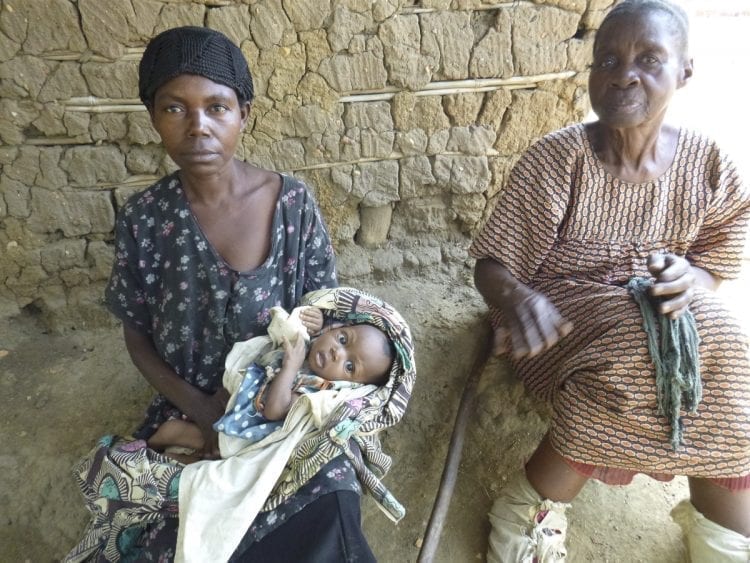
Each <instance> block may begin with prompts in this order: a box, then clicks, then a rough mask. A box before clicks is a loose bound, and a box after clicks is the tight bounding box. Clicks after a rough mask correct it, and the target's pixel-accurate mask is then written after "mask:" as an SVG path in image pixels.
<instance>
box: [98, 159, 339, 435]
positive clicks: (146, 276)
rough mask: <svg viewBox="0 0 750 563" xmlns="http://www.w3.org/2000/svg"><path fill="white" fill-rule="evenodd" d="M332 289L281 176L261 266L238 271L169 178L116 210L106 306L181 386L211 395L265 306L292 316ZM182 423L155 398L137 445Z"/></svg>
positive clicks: (304, 193) (320, 253) (323, 241)
mask: <svg viewBox="0 0 750 563" xmlns="http://www.w3.org/2000/svg"><path fill="white" fill-rule="evenodd" d="M249 219H250V218H249ZM336 285H337V282H336V270H335V257H334V253H333V247H332V246H331V242H330V239H329V237H328V233H327V231H326V228H325V225H324V223H323V221H322V219H321V218H320V213H319V211H318V208H317V205H316V204H315V201H314V200H313V198H312V196H311V195H310V193H309V192H308V190H307V188H306V187H305V185H304V184H303V183H302V182H300V181H298V180H296V179H294V178H291V177H288V176H283V186H282V190H281V194H280V196H279V199H278V201H277V203H276V210H275V212H274V218H273V225H272V238H271V251H270V253H269V255H268V258H267V259H266V261H265V262H264V263H263V264H262V265H260V266H259V267H258V268H256V269H254V270H250V271H247V272H237V271H235V270H233V269H232V268H231V267H230V266H229V265H228V264H227V263H226V262H225V261H224V260H223V259H222V257H221V256H219V254H218V253H217V252H216V250H215V249H214V248H213V246H212V245H211V243H210V242H209V241H208V239H207V238H206V236H205V235H204V234H203V232H202V231H201V228H200V226H199V225H198V222H197V220H196V219H195V216H194V215H193V213H192V211H191V210H190V205H189V203H188V201H187V198H186V196H185V193H184V191H183V189H182V185H181V183H180V181H179V178H178V176H177V174H176V173H175V174H172V175H170V176H167V177H165V178H163V179H162V180H161V181H159V182H157V183H156V184H155V185H153V186H152V187H151V188H149V189H147V190H145V191H144V192H142V193H140V194H137V195H135V196H133V197H132V198H131V199H130V200H128V202H127V203H126V204H125V206H124V208H123V209H122V211H121V213H120V215H119V217H118V221H117V226H116V248H115V263H114V266H113V269H112V275H111V277H110V280H109V284H108V286H107V289H106V293H105V300H106V304H107V307H108V308H109V310H110V311H111V312H112V313H113V314H114V315H115V316H117V317H118V318H119V319H120V320H122V321H123V322H124V323H126V324H128V325H129V326H131V327H133V328H134V329H136V330H138V331H139V332H142V333H144V334H147V335H148V336H149V337H150V338H151V340H152V342H153V344H154V346H155V347H156V351H157V352H158V354H159V356H160V357H161V358H162V359H163V360H164V361H166V362H167V363H168V364H169V365H170V366H171V367H172V369H174V371H175V372H176V373H177V374H178V375H179V376H180V377H182V378H183V379H184V380H185V381H187V382H188V383H190V384H191V385H194V386H196V387H198V388H199V389H201V390H203V391H206V392H207V393H211V392H213V391H215V390H216V389H217V388H218V387H219V386H220V385H221V377H222V374H223V373H224V358H225V357H226V355H227V353H228V352H229V350H230V349H231V348H232V345H233V344H234V343H235V342H238V341H241V340H247V339H248V338H252V337H254V336H259V335H262V334H265V332H266V327H267V326H268V323H269V322H270V320H271V319H270V309H271V307H273V306H280V307H284V308H285V309H288V310H291V309H292V308H293V307H294V306H295V305H296V304H297V302H298V301H299V298H300V297H301V296H302V295H303V294H304V293H306V292H308V291H312V290H314V289H319V288H325V287H335V286H336ZM180 414H181V413H180V412H179V411H177V409H176V408H175V407H174V406H173V405H171V404H170V403H169V402H168V401H167V400H166V399H165V398H164V397H163V396H157V397H156V398H155V399H154V401H153V402H152V403H151V406H150V407H149V409H148V411H147V413H146V420H145V422H144V425H143V426H142V427H141V428H140V429H139V431H138V432H137V434H136V436H137V437H139V438H148V437H149V436H150V435H151V434H153V432H154V431H155V430H156V428H158V426H159V425H160V424H161V423H162V422H164V421H165V420H168V419H170V418H175V417H177V416H179V415H180Z"/></svg>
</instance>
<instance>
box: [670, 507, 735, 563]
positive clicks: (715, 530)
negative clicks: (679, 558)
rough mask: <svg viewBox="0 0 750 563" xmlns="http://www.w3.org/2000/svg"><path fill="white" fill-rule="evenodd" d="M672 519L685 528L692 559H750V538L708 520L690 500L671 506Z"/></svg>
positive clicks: (722, 562)
mask: <svg viewBox="0 0 750 563" xmlns="http://www.w3.org/2000/svg"><path fill="white" fill-rule="evenodd" d="M672 520H674V521H675V522H676V523H677V524H679V525H680V528H682V533H683V534H684V536H683V540H684V542H685V546H686V547H687V550H688V558H689V561H690V562H691V563H747V562H748V561H750V538H746V537H745V536H743V535H742V534H740V533H739V532H735V531H734V530H729V529H728V528H725V527H723V526H720V525H719V524H717V523H716V522H713V521H711V520H709V519H708V518H706V517H705V516H703V514H701V513H700V512H698V511H697V510H696V509H695V507H694V506H693V504H692V503H691V502H690V501H689V500H683V501H682V502H681V503H680V504H678V505H677V506H675V507H674V508H673V509H672Z"/></svg>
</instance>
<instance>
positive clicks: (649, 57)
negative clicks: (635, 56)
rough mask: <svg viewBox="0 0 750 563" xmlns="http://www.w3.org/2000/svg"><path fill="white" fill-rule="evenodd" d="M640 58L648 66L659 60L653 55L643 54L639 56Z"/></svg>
mask: <svg viewBox="0 0 750 563" xmlns="http://www.w3.org/2000/svg"><path fill="white" fill-rule="evenodd" d="M641 60H642V61H643V63H644V64H646V65H648V66H653V65H655V64H657V63H658V62H659V59H657V58H656V57H655V56H653V55H644V56H643V57H642V58H641Z"/></svg>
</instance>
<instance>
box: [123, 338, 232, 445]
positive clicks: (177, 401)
mask: <svg viewBox="0 0 750 563" xmlns="http://www.w3.org/2000/svg"><path fill="white" fill-rule="evenodd" d="M123 334H124V337H125V346H126V347H127V349H128V353H129V354H130V358H131V359H132V360H133V363H134V364H135V366H136V367H137V368H138V370H139V371H140V372H141V374H143V377H145V378H146V381H148V382H149V384H150V385H151V386H152V387H153V388H154V389H156V391H158V392H159V393H161V394H162V395H164V396H165V397H166V398H167V399H168V400H169V401H170V402H171V403H172V404H174V405H175V406H176V407H177V408H178V409H180V411H182V412H183V413H185V414H186V415H187V416H188V418H189V419H190V420H192V421H193V422H195V423H196V424H197V425H198V427H199V428H200V429H201V432H202V433H203V437H204V441H205V445H204V448H203V455H204V457H207V458H213V459H215V458H218V457H219V443H218V436H217V434H216V432H214V430H213V428H212V425H213V423H214V422H215V421H216V420H218V419H219V418H220V417H221V416H222V415H223V414H224V409H225V408H226V404H227V401H228V400H229V393H228V392H227V391H226V389H224V388H223V387H222V388H220V389H219V390H218V391H217V392H216V393H214V394H213V395H209V394H207V393H204V392H203V391H201V390H200V389H198V388H197V387H194V386H192V385H190V384H189V383H187V382H186V381H185V380H183V379H182V378H181V377H180V376H178V375H177V374H176V373H175V372H174V370H173V369H172V368H171V367H170V366H169V364H167V363H166V362H165V361H164V360H162V359H161V357H159V355H158V353H157V352H156V349H155V348H154V345H153V343H152V342H151V339H150V338H149V337H148V336H147V335H145V334H142V333H140V332H138V331H136V330H135V329H133V328H131V327H129V326H127V325H123Z"/></svg>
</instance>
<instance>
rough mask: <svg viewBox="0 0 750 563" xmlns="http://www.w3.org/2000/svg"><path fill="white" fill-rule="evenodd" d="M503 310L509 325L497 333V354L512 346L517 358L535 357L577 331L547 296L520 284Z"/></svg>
mask: <svg viewBox="0 0 750 563" xmlns="http://www.w3.org/2000/svg"><path fill="white" fill-rule="evenodd" d="M501 310H502V312H503V316H504V317H505V326H504V327H500V328H498V329H497V330H496V331H495V337H494V338H495V341H494V349H493V351H494V353H495V354H502V353H506V352H508V351H509V348H511V347H512V350H513V357H514V358H523V357H527V358H533V357H534V356H536V355H538V354H540V353H542V352H544V351H545V350H549V349H550V348H552V347H553V346H554V345H555V344H557V343H558V342H559V341H560V339H561V338H563V337H565V336H567V335H568V334H570V331H571V330H573V324H572V323H571V322H569V321H567V320H565V319H564V318H563V317H562V316H561V315H560V313H559V311H558V310H557V308H556V307H555V306H554V305H553V304H552V302H551V301H550V300H549V299H547V297H546V296H544V295H543V294H541V293H539V292H537V291H534V290H533V289H530V288H528V287H526V286H525V285H523V284H520V283H519V284H518V286H517V287H516V288H514V289H513V291H511V292H510V293H509V294H508V295H507V296H506V297H505V298H504V299H503V305H502V306H501Z"/></svg>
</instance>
